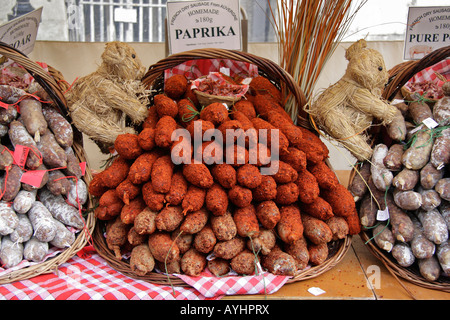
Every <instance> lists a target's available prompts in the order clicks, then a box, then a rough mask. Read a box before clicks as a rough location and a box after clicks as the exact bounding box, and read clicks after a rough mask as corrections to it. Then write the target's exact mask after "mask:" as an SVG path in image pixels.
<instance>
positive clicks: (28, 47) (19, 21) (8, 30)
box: [0, 7, 42, 54]
mask: <svg viewBox="0 0 450 320" xmlns="http://www.w3.org/2000/svg"><path fill="white" fill-rule="evenodd" d="M41 15H42V7H40V8H38V9H36V10H34V11H31V12H30V13H27V14H24V15H23V16H20V17H17V18H15V19H14V20H11V21H8V22H7V23H5V24H4V25H2V26H0V41H2V42H5V43H7V44H9V45H11V46H13V47H14V48H16V49H18V50H20V51H21V52H23V53H24V54H30V53H31V52H32V51H33V48H34V43H35V42H36V36H37V32H38V29H39V24H40V22H41Z"/></svg>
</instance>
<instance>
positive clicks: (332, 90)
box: [308, 39, 397, 160]
mask: <svg viewBox="0 0 450 320" xmlns="http://www.w3.org/2000/svg"><path fill="white" fill-rule="evenodd" d="M345 58H346V59H347V60H348V66H347V70H346V72H345V74H344V75H343V76H342V78H341V79H340V80H339V81H338V82H336V83H335V84H334V85H332V86H330V87H329V88H327V89H326V90H325V91H323V92H322V93H321V94H320V96H319V97H318V98H317V99H316V100H315V101H314V102H313V104H312V105H311V106H310V108H309V110H308V111H309V114H310V115H311V116H312V118H313V120H314V122H315V123H316V124H317V125H318V127H319V128H320V129H322V130H323V131H324V132H326V133H327V134H328V135H330V136H331V137H332V138H334V139H336V140H337V141H338V142H340V143H341V144H342V145H343V146H344V147H345V148H347V149H348V150H349V151H350V152H351V153H352V154H353V155H354V156H355V157H356V158H357V159H358V160H367V159H369V158H370V157H371V155H372V148H371V146H370V145H369V143H368V139H369V137H368V135H367V133H366V131H367V129H369V128H370V127H371V126H372V122H373V120H374V118H376V119H379V120H380V121H381V124H389V123H391V122H392V120H393V119H394V116H395V114H396V112H397V109H396V108H395V107H394V106H391V105H389V104H388V103H386V102H385V101H384V100H382V99H381V93H382V90H383V88H384V85H385V84H386V83H387V81H388V73H387V71H386V67H385V64H384V59H383V56H382V55H381V54H380V53H379V52H378V51H376V50H373V49H370V48H367V44H366V42H365V41H364V40H363V39H361V40H359V41H357V42H356V43H354V44H352V45H351V46H350V47H349V48H348V49H347V50H346V53H345Z"/></svg>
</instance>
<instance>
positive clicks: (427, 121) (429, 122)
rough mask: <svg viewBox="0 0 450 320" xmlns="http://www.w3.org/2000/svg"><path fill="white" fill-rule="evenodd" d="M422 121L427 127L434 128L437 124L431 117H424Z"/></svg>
mask: <svg viewBox="0 0 450 320" xmlns="http://www.w3.org/2000/svg"><path fill="white" fill-rule="evenodd" d="M422 123H423V124H424V125H426V126H427V127H428V129H433V128H436V127H437V126H438V125H439V123H437V122H436V121H434V119H432V118H426V119H425V120H423V121H422Z"/></svg>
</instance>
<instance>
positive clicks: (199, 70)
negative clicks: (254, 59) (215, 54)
mask: <svg viewBox="0 0 450 320" xmlns="http://www.w3.org/2000/svg"><path fill="white" fill-rule="evenodd" d="M220 68H228V69H229V70H230V74H229V76H230V77H234V76H235V75H238V76H240V77H242V78H254V77H256V76H258V67H257V66H256V65H253V64H250V63H247V62H241V61H234V60H230V59H198V60H189V61H186V62H184V63H181V64H179V65H178V66H176V67H174V68H172V69H167V70H165V72H164V78H165V79H168V78H170V77H171V76H173V75H174V74H184V75H185V76H186V78H187V79H188V80H194V79H197V78H200V77H201V76H203V75H208V74H209V73H210V72H220Z"/></svg>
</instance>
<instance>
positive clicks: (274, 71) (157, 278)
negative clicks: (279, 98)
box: [93, 49, 352, 286]
mask: <svg viewBox="0 0 450 320" xmlns="http://www.w3.org/2000/svg"><path fill="white" fill-rule="evenodd" d="M195 59H230V60H234V61H240V62H246V63H250V64H254V65H256V66H257V67H258V71H259V74H260V75H261V76H264V77H266V78H267V79H269V80H270V81H272V83H274V84H275V85H276V86H277V87H278V88H280V89H281V90H286V93H287V94H290V95H293V97H294V98H295V100H296V102H297V104H298V120H297V125H299V126H303V127H305V128H308V129H310V130H312V127H311V126H310V122H309V120H308V116H307V114H306V113H305V112H304V111H303V106H304V105H305V104H306V98H305V96H304V94H303V92H302V91H301V89H300V88H299V86H298V85H297V84H296V83H295V81H294V79H293V78H292V77H291V75H290V74H288V73H287V72H286V71H285V70H283V69H282V68H281V67H279V66H278V65H277V64H275V63H274V62H272V61H271V60H269V59H265V58H262V57H258V56H255V55H252V54H250V53H245V52H240V51H233V50H225V49H198V50H192V51H186V52H182V53H178V54H174V55H171V56H169V57H167V58H165V59H163V60H160V61H159V62H157V63H156V64H154V65H152V66H150V67H149V70H148V71H147V73H146V75H145V76H144V78H143V80H142V81H143V83H144V84H145V85H146V86H147V87H148V88H151V89H153V90H155V91H156V93H158V92H161V91H162V90H163V82H164V71H165V70H166V69H170V68H173V67H176V66H178V65H180V64H182V63H184V62H186V61H190V60H195ZM156 93H155V94H156ZM104 227H105V223H104V222H102V221H98V222H97V225H96V228H95V231H94V236H93V237H94V247H95V249H96V250H97V252H98V253H99V255H100V256H102V257H103V258H104V259H105V260H106V261H107V263H108V264H109V265H110V266H111V267H112V268H114V269H115V270H117V271H119V272H121V273H123V274H125V275H127V276H129V277H132V278H136V279H141V280H144V281H148V282H151V283H157V284H166V285H167V284H170V285H178V286H187V284H186V283H185V282H184V281H182V280H181V279H179V278H178V277H175V276H171V275H164V274H159V273H156V272H151V273H150V274H147V275H145V276H137V275H136V274H135V273H133V272H132V271H131V268H130V265H129V263H128V262H127V261H121V260H119V259H117V258H116V257H115V256H114V253H113V252H112V251H111V250H109V249H108V247H107V245H106V241H105V238H104V235H103V234H104ZM351 239H352V237H351V236H347V237H346V238H345V239H342V240H338V241H333V242H331V243H329V257H328V259H327V260H326V261H325V262H324V263H322V264H320V265H318V266H313V267H310V268H307V269H305V270H301V271H298V273H297V274H296V275H295V276H294V277H292V278H290V279H289V280H288V281H287V282H288V283H291V282H297V281H301V280H306V279H311V278H314V277H317V276H319V275H321V274H323V273H325V272H326V271H328V270H330V269H331V268H333V267H334V266H335V265H336V264H337V263H339V262H340V261H341V260H342V258H343V257H344V256H345V254H346V253H347V251H348V249H349V248H350V245H351Z"/></svg>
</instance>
